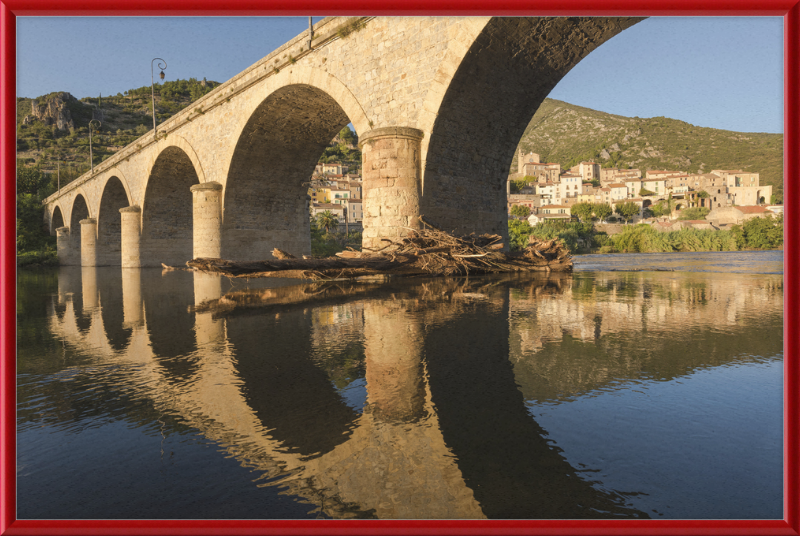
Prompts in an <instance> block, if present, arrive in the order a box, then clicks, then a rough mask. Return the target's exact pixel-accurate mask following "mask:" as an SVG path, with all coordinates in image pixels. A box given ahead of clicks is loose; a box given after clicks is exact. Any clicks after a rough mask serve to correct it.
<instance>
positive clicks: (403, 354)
mask: <svg viewBox="0 0 800 536" xmlns="http://www.w3.org/2000/svg"><path fill="white" fill-rule="evenodd" d="M408 306H409V304H398V305H397V306H389V305H386V303H385V302H384V303H381V304H376V305H368V306H366V307H365V308H364V356H365V361H366V380H367V401H368V403H369V407H370V410H371V412H372V415H373V417H375V418H376V419H378V420H381V421H385V422H394V423H398V422H412V421H415V420H417V419H419V418H420V417H422V416H423V415H424V413H425V411H424V406H425V385H424V382H423V378H422V347H423V340H424V337H423V328H422V325H421V322H420V319H419V318H418V317H415V316H414V315H413V313H409V312H407V311H406V309H407V308H408Z"/></svg>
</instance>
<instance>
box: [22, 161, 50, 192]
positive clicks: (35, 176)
mask: <svg viewBox="0 0 800 536" xmlns="http://www.w3.org/2000/svg"><path fill="white" fill-rule="evenodd" d="M49 182H50V177H48V176H47V174H46V173H42V171H41V170H40V169H39V168H37V167H29V166H25V165H21V164H20V163H19V162H17V194H32V195H40V194H41V195H42V197H44V196H46V195H47V193H49V192H45V190H46V189H47V186H48V183H49Z"/></svg>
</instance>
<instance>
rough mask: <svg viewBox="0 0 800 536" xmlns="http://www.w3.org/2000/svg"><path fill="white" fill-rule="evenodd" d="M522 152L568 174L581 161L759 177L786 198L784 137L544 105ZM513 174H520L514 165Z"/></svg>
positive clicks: (527, 133) (551, 103)
mask: <svg viewBox="0 0 800 536" xmlns="http://www.w3.org/2000/svg"><path fill="white" fill-rule="evenodd" d="M519 147H520V148H522V150H523V151H526V152H527V151H533V152H535V153H538V154H539V155H540V157H541V160H542V162H558V163H560V164H561V167H562V168H564V169H569V168H570V167H572V166H574V165H575V164H577V163H579V162H581V161H582V160H593V161H595V162H597V163H599V164H601V165H602V166H603V167H621V168H629V167H630V168H639V169H641V170H642V171H643V172H644V171H645V170H648V169H669V170H681V171H686V172H689V173H708V172H709V171H711V170H712V169H741V170H744V171H755V172H758V173H760V178H761V184H768V185H772V187H773V189H774V192H775V193H776V194H777V195H778V197H781V198H782V197H783V135H782V134H764V133H744V132H733V131H729V130H719V129H715V128H705V127H697V126H694V125H691V124H689V123H686V122H684V121H679V120H677V119H669V118H666V117H652V118H649V119H643V118H639V117H624V116H621V115H612V114H608V113H605V112H598V111H596V110H591V109H589V108H583V107H581V106H575V105H572V104H568V103H566V102H562V101H557V100H553V99H545V100H544V102H543V103H542V105H541V106H540V107H539V110H538V111H537V112H536V114H535V115H534V116H533V119H531V122H530V123H529V124H528V128H527V129H526V130H525V133H524V134H523V136H522V139H521V140H520V143H519ZM512 171H516V160H515V161H514V162H513V165H512Z"/></svg>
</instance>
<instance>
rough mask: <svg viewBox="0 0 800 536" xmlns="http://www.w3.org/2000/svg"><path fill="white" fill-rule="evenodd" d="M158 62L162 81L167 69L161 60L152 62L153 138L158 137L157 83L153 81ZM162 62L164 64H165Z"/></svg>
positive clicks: (154, 59) (165, 63)
mask: <svg viewBox="0 0 800 536" xmlns="http://www.w3.org/2000/svg"><path fill="white" fill-rule="evenodd" d="M156 60H159V61H158V68H159V69H161V74H159V76H160V77H161V80H164V69H166V68H167V62H166V61H164V60H163V59H161V58H153V61H151V62H150V90H151V92H152V96H153V138H155V137H156V135H157V134H158V132H156V90H155V82H154V81H153V78H154V77H153V62H155V61H156ZM161 62H164V63H163V64H162V63H161Z"/></svg>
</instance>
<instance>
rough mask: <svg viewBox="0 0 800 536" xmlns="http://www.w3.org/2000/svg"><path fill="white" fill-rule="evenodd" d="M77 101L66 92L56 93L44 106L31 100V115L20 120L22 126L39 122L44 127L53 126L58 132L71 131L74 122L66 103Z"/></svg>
mask: <svg viewBox="0 0 800 536" xmlns="http://www.w3.org/2000/svg"><path fill="white" fill-rule="evenodd" d="M70 100H72V101H76V100H77V99H76V98H75V97H73V96H72V95H70V94H69V93H66V92H61V93H56V94H55V95H53V96H51V97H50V98H49V99H47V101H45V103H44V104H38V103H37V102H36V100H35V99H34V100H31V114H30V115H28V116H26V117H25V119H23V120H22V123H23V124H24V125H27V124H30V123H32V122H33V121H34V120H37V119H38V120H39V121H41V122H43V123H44V124H45V125H55V126H56V128H57V129H59V130H72V129H74V128H75V122H74V121H73V120H72V115H71V114H70V112H69V108H68V107H67V101H70Z"/></svg>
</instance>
